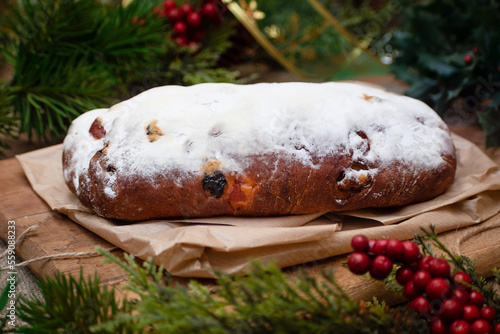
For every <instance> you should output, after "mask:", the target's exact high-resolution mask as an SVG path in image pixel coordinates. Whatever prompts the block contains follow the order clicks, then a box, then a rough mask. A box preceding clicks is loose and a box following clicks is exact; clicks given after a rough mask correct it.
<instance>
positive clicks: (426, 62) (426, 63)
mask: <svg viewBox="0 0 500 334" xmlns="http://www.w3.org/2000/svg"><path fill="white" fill-rule="evenodd" d="M418 61H419V62H420V64H421V65H422V67H424V68H426V69H427V70H429V71H431V72H434V73H435V74H437V75H439V76H440V77H449V76H452V75H454V74H456V73H457V72H458V68H456V67H455V66H452V65H450V64H449V63H447V62H446V61H445V58H443V57H436V56H434V55H431V54H428V53H421V54H419V55H418Z"/></svg>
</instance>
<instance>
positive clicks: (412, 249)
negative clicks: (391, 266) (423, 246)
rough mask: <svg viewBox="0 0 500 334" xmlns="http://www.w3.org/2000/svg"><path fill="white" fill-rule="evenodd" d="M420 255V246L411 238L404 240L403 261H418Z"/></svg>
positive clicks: (406, 262) (408, 262)
mask: <svg viewBox="0 0 500 334" xmlns="http://www.w3.org/2000/svg"><path fill="white" fill-rule="evenodd" d="M419 255H420V250H419V249H418V246H417V245H416V244H415V243H413V242H411V241H410V240H405V241H403V259H402V262H403V263H405V264H410V263H413V262H415V261H417V259H418V256H419Z"/></svg>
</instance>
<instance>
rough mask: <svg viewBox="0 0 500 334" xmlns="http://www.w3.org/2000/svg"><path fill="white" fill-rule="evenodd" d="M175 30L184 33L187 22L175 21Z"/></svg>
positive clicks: (180, 33)
mask: <svg viewBox="0 0 500 334" xmlns="http://www.w3.org/2000/svg"><path fill="white" fill-rule="evenodd" d="M174 31H175V32H176V33H177V34H179V35H184V34H185V33H186V31H187V27H186V24H185V23H184V22H181V21H179V22H175V24H174Z"/></svg>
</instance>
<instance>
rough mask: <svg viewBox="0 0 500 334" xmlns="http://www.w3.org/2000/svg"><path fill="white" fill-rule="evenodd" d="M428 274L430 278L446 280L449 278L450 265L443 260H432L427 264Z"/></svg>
mask: <svg viewBox="0 0 500 334" xmlns="http://www.w3.org/2000/svg"><path fill="white" fill-rule="evenodd" d="M429 273H430V274H431V276H432V277H442V278H447V277H449V276H450V264H449V263H448V262H446V260H443V259H433V260H432V261H430V262H429Z"/></svg>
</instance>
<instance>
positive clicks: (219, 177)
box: [202, 172, 227, 198]
mask: <svg viewBox="0 0 500 334" xmlns="http://www.w3.org/2000/svg"><path fill="white" fill-rule="evenodd" d="M202 183H203V190H205V191H209V192H210V195H211V196H214V197H215V198H219V197H221V196H222V193H223V192H224V188H225V186H226V184H227V181H226V178H225V177H224V174H222V173H221V172H215V173H213V174H211V175H205V177H204V178H203V181H202Z"/></svg>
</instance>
